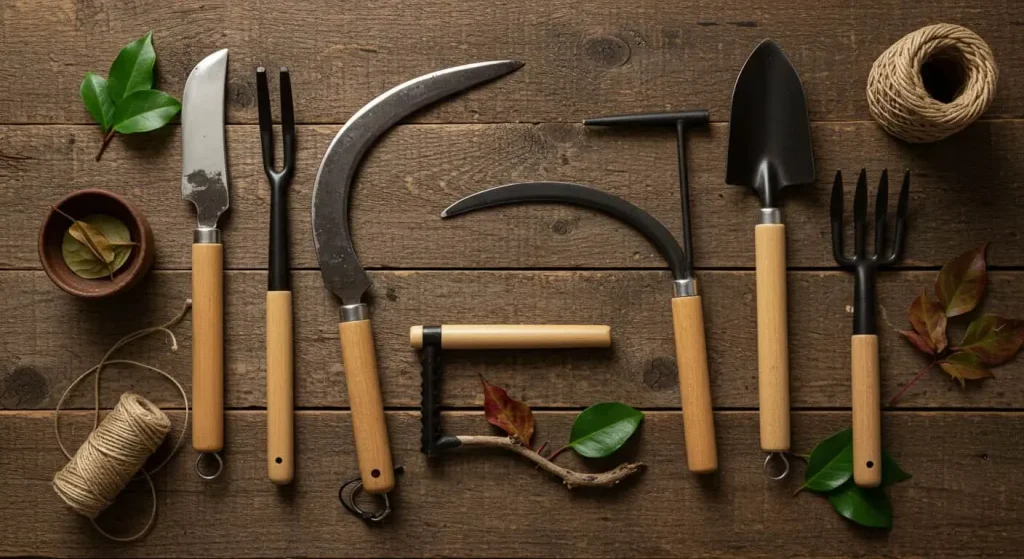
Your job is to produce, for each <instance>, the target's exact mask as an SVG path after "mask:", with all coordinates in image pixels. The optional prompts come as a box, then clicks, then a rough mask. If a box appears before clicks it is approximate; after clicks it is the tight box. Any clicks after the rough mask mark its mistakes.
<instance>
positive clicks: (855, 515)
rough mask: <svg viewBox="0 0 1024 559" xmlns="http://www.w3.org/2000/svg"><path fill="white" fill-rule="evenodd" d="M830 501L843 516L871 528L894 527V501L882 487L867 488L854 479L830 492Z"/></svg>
mask: <svg viewBox="0 0 1024 559" xmlns="http://www.w3.org/2000/svg"><path fill="white" fill-rule="evenodd" d="M828 502H829V504H831V505H832V508H834V509H836V512H838V513H839V514H841V515H842V516H843V517H845V518H847V519H849V520H852V521H853V522H856V523H857V524H860V525H861V526H867V527H869V528H892V503H891V502H890V501H889V494H888V493H886V492H885V489H884V488H882V487H873V488H871V489H865V488H863V487H857V486H856V485H855V484H854V483H853V480H850V481H847V482H846V483H845V484H844V485H843V486H842V487H840V488H839V489H837V490H835V491H833V492H832V493H829V494H828Z"/></svg>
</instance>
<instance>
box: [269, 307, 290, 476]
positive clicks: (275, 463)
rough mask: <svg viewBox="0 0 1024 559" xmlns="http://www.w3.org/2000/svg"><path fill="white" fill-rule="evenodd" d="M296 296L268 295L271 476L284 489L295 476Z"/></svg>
mask: <svg viewBox="0 0 1024 559" xmlns="http://www.w3.org/2000/svg"><path fill="white" fill-rule="evenodd" d="M293 375H294V368H293V359H292V292H291V291H268V292H267V475H268V476H269V477H270V481H272V482H274V483H276V484H278V485H284V484H288V483H291V482H292V478H293V477H294V475H295V456H294V453H295V415H294V406H295V403H294V385H293Z"/></svg>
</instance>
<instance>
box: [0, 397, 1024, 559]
mask: <svg viewBox="0 0 1024 559" xmlns="http://www.w3.org/2000/svg"><path fill="white" fill-rule="evenodd" d="M51 416H52V414H50V413H45V412H4V413H0V417H2V419H3V422H4V424H5V425H6V428H5V429H4V430H3V434H2V435H0V478H2V479H4V487H5V489H4V495H5V498H4V499H0V531H2V533H3V534H4V537H3V538H0V554H3V555H58V556H83V557H195V556H216V557H243V556H253V557H256V556H259V557H264V556H266V557H270V556H275V557H280V556H317V557H349V556H351V557H363V556H409V555H426V556H437V555H444V556H459V557H503V556H535V557H553V556H577V557H620V556H627V555H629V556H633V555H636V556H643V557H670V556H671V557H684V556H685V557H796V556H798V557H836V556H871V557H961V558H963V557H996V556H1000V557H1001V556H1016V555H1017V553H1018V551H1019V550H1020V549H1021V547H1022V546H1024V532H1022V531H1021V530H1020V526H1021V524H1022V523H1024V498H1022V497H1021V494H1020V491H1019V490H1018V489H1019V488H1018V486H1017V483H1016V480H1017V479H1019V475H1020V474H1019V468H1020V464H1021V463H1022V462H1024V435H1022V434H1021V431H1020V429H1019V426H1020V422H1021V419H1022V418H1021V417H1020V414H1018V413H891V414H887V415H886V416H885V418H884V420H885V427H886V430H885V432H886V438H887V444H888V445H889V446H890V447H891V448H893V449H895V451H894V452H895V455H896V458H897V460H899V462H900V464H901V466H903V467H904V468H905V469H906V470H907V471H909V472H911V473H912V474H913V475H914V477H913V479H911V480H910V481H907V482H905V483H902V484H899V485H897V486H895V487H893V488H892V490H891V494H892V499H893V506H894V510H895V513H894V523H895V528H894V529H893V530H892V532H891V533H888V534H883V533H878V532H876V531H872V530H866V529H858V528H856V527H853V526H851V525H850V524H848V523H846V522H845V521H844V520H842V519H841V518H840V517H839V516H838V515H837V514H835V513H834V512H833V511H832V509H831V507H830V506H829V505H828V503H827V502H826V501H825V499H823V498H821V497H818V496H815V495H812V494H804V495H799V496H797V497H793V496H792V492H793V490H794V489H795V488H796V487H797V486H798V485H799V482H800V479H801V478H802V472H803V465H802V464H797V465H795V466H794V467H795V468H796V472H795V473H794V475H793V476H792V477H791V478H790V479H788V480H787V481H785V482H784V483H781V484H777V483H775V482H772V481H769V480H767V479H765V478H764V477H763V475H762V473H761V461H762V454H761V452H760V449H759V446H758V441H757V437H758V428H757V414H756V413H754V412H731V413H719V414H717V416H716V422H717V426H718V441H719V453H720V456H721V463H722V471H721V473H720V474H719V475H717V476H715V477H711V478H704V479H703V480H701V479H698V478H697V477H695V476H692V475H689V474H687V473H686V472H685V466H684V463H685V455H684V447H683V444H682V438H683V432H682V425H681V421H680V414H679V413H678V412H654V413H649V414H648V415H647V418H646V420H645V423H644V425H643V426H642V428H641V432H642V434H643V436H642V437H638V438H637V439H636V440H635V441H634V443H635V444H633V445H631V446H630V447H628V450H625V451H623V452H622V453H620V455H617V456H616V457H614V458H613V459H610V460H608V461H604V462H600V463H589V464H586V465H583V464H581V462H580V461H579V460H578V459H576V458H575V457H574V456H570V455H569V454H571V453H569V454H566V455H563V457H562V458H559V463H564V464H565V465H570V466H573V467H581V468H594V469H600V468H601V467H602V466H603V467H610V466H611V465H614V464H615V463H617V462H618V461H619V460H626V459H629V458H636V459H641V460H643V461H644V462H646V463H647V464H648V466H649V468H648V469H647V470H646V471H645V472H643V473H642V474H641V475H640V477H639V478H637V479H636V480H634V481H628V482H626V483H625V484H624V485H623V486H621V487H618V488H616V489H615V490H612V491H606V492H600V491H593V492H580V493H572V494H570V493H569V492H567V491H566V490H565V489H564V488H562V487H561V486H560V485H559V483H558V482H557V480H554V479H552V478H549V477H547V476H546V474H544V473H542V472H540V471H538V470H536V469H535V468H534V467H533V466H532V465H531V464H530V463H528V462H526V461H525V460H523V459H522V458H520V457H518V456H513V455H511V454H507V453H503V452H501V451H485V450H472V451H471V450H465V451H460V452H456V453H453V454H452V455H450V456H446V457H443V458H442V459H440V460H437V461H436V462H434V463H428V461H427V460H426V459H425V458H424V457H423V456H422V455H421V454H419V418H418V416H417V414H414V413H409V412H391V413H389V414H388V422H389V427H390V431H391V436H392V445H393V449H394V455H395V461H396V464H403V465H404V466H405V467H406V471H405V473H404V474H402V475H401V476H400V477H399V481H398V489H397V490H396V492H395V493H394V494H393V502H394V505H395V513H394V517H393V518H391V519H389V522H387V523H385V524H382V525H377V526H369V525H367V524H364V523H363V522H362V521H360V520H357V519H356V518H354V517H352V516H350V515H349V514H348V513H347V512H345V511H344V510H342V508H341V506H340V505H339V504H338V501H337V491H338V486H339V485H340V483H341V482H342V481H344V480H347V479H349V478H350V477H351V476H352V475H353V474H354V472H355V471H356V465H355V461H354V456H353V454H352V452H351V448H352V435H351V424H350V422H349V415H348V413H347V412H305V413H300V414H299V416H298V418H297V422H296V427H297V440H298V442H299V444H298V447H297V450H298V455H297V458H298V464H299V468H298V470H297V472H296V483H295V485H294V486H293V487H290V488H286V489H284V490H279V489H277V488H275V487H274V486H272V485H271V484H270V482H269V481H267V479H266V477H265V476H266V466H265V463H264V460H263V451H264V438H263V437H264V429H265V417H264V414H263V413H262V412H231V413H229V414H228V415H227V429H228V431H227V435H228V438H227V447H226V449H227V450H226V461H227V462H226V463H227V469H226V471H225V473H224V477H223V478H222V479H221V480H219V481H217V482H216V483H212V484H211V483H206V482H203V481H201V480H200V479H199V478H198V477H196V475H195V473H194V472H193V470H192V463H193V461H194V458H193V456H194V455H193V454H192V453H191V452H190V451H188V450H185V451H183V452H182V454H181V455H179V456H177V457H176V458H175V459H174V460H173V461H172V462H171V465H170V467H169V468H168V470H167V471H166V472H164V473H159V474H157V476H156V484H157V489H158V491H159V496H160V503H159V504H160V513H159V517H158V519H157V525H156V528H155V529H154V530H153V532H152V533H151V534H150V535H149V536H148V537H147V538H146V540H145V541H144V542H142V543H140V544H135V545H118V544H112V543H110V542H107V541H105V540H103V539H102V538H101V537H100V536H98V535H97V534H95V533H94V532H93V531H92V529H91V528H90V527H89V524H88V522H87V521H85V519H83V518H81V517H78V516H76V515H75V514H74V513H73V512H71V511H70V510H68V509H67V507H66V506H65V505H64V503H63V502H61V501H60V499H59V498H58V497H57V496H56V495H55V494H54V493H53V490H52V489H51V488H50V480H51V478H52V476H53V473H54V472H56V471H57V469H58V468H60V467H61V466H62V465H63V463H64V458H63V456H62V455H61V454H60V452H58V451H57V449H56V448H55V445H54V444H53V442H52V438H53V432H52V428H53V425H52V417H51ZM172 417H173V419H174V428H175V429H177V428H179V427H180V426H181V414H180V413H175V414H173V415H172ZM572 418H573V414H571V413H567V412H543V413H540V414H539V415H538V428H539V432H538V434H537V439H536V440H538V441H542V440H545V439H547V438H550V439H552V441H553V444H557V443H558V442H559V441H562V440H563V438H564V437H565V436H566V434H567V433H568V432H569V426H570V424H571V422H572ZM445 421H446V426H447V428H448V430H449V432H451V433H459V434H483V433H487V432H489V431H490V429H491V428H490V427H489V426H488V425H487V423H486V422H485V421H484V419H483V417H482V414H480V413H476V412H473V413H468V412H459V413H454V414H446V417H445ZM848 421H849V416H848V414H846V413H841V412H800V413H796V414H794V441H793V442H794V448H795V449H797V450H800V451H804V452H806V451H807V450H809V448H810V446H811V445H813V444H814V443H815V442H816V441H818V440H819V439H820V438H822V437H824V436H825V435H827V434H829V433H830V432H832V431H833V430H836V429H838V428H841V427H842V426H843V425H844V424H847V422H848ZM62 424H63V425H64V432H65V433H66V434H67V436H68V438H69V441H74V443H75V444H77V443H78V442H79V441H81V440H82V438H83V437H84V436H85V434H86V433H87V432H88V430H89V427H90V425H91V414H90V413H87V412H78V413H76V417H74V418H66V419H65V421H63V422H62ZM176 432H177V431H174V433H176ZM148 506H149V490H148V488H146V487H145V486H144V485H143V484H137V485H135V486H133V487H132V488H131V489H130V491H129V493H127V494H125V495H123V496H122V501H121V503H119V504H115V508H114V509H111V510H110V511H108V513H106V515H105V516H103V517H101V522H102V523H103V524H104V525H106V526H108V527H111V526H113V527H114V528H119V529H121V530H124V531H126V532H127V531H129V530H130V529H132V528H133V527H137V526H138V525H139V523H140V522H141V520H142V518H143V517H144V514H145V513H147V512H148V508H147V507H148ZM133 513H134V514H133Z"/></svg>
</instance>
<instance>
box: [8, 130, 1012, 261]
mask: <svg viewBox="0 0 1024 559" xmlns="http://www.w3.org/2000/svg"><path fill="white" fill-rule="evenodd" d="M338 128H339V127H338V126H316V127H308V126H307V127H299V130H298V132H297V134H298V139H297V142H298V154H297V158H296V161H297V163H296V176H295V181H294V184H293V187H292V190H291V203H290V210H291V213H290V219H291V225H292V226H291V231H292V239H293V241H292V246H291V254H292V264H293V265H294V266H295V267H298V268H313V267H316V266H317V261H316V255H315V253H314V252H313V243H312V238H311V227H310V210H309V203H310V199H311V195H312V187H313V180H314V176H315V173H316V170H317V166H318V165H319V163H320V159H321V158H322V157H323V152H324V150H325V149H326V147H327V144H328V143H329V142H330V140H331V138H332V137H333V136H334V135H335V134H336V133H337V131H338ZM726 128H727V127H726V126H724V125H715V126H712V127H711V129H710V131H708V132H705V133H702V134H697V133H693V134H690V137H689V139H688V145H689V149H688V159H689V166H690V172H689V174H690V181H691V189H692V192H691V195H690V197H691V200H692V206H693V240H694V256H695V262H696V265H697V266H698V267H704V268H707V267H716V268H717V267H744V268H752V267H753V266H754V241H753V233H752V231H753V228H754V225H755V223H756V221H757V213H758V201H757V196H756V195H754V194H753V193H752V192H748V191H746V190H744V189H740V188H736V187H730V186H726V185H725V184H724V183H723V180H724V161H725V150H726V142H727V138H728V132H727V129H726ZM178 133H179V131H178V129H177V127H171V128H169V129H167V130H164V131H161V132H159V133H156V134H149V135H146V136H145V137H136V138H132V137H128V138H124V139H123V140H118V141H116V142H114V143H113V145H112V146H111V149H110V150H109V151H108V152H107V154H106V155H105V156H104V159H103V161H102V162H101V163H99V164H97V163H96V162H94V161H93V160H92V157H93V155H94V154H95V150H96V148H97V146H98V145H99V142H100V137H99V135H100V134H99V131H98V130H94V129H93V128H91V127H85V126H74V127H65V126H43V127H39V126H31V127H23V126H16V127H10V126H8V127H0V183H2V184H8V185H15V186H14V187H11V188H3V189H0V207H3V208H5V210H6V213H5V215H7V219H6V220H4V221H3V222H2V223H0V233H3V234H2V235H0V268H14V269H25V268H38V267H39V262H38V256H37V253H36V246H35V242H34V236H33V235H31V234H25V232H30V231H35V230H36V229H37V228H38V227H39V224H40V221H41V220H42V216H43V215H44V214H45V212H46V211H47V209H48V208H49V206H50V204H52V203H53V202H55V201H56V200H58V199H59V198H60V197H62V196H63V195H64V194H66V193H67V192H68V191H69V190H71V189H75V188H84V187H103V188H107V189H109V190H112V191H114V192H117V193H119V194H123V195H125V196H126V197H127V198H129V199H130V200H131V201H132V202H133V203H134V204H136V205H137V206H138V207H139V208H140V210H142V211H143V212H144V213H145V214H146V215H147V217H148V218H149V221H150V223H151V225H152V227H153V232H154V236H155V238H156V239H157V245H156V249H157V256H156V267H157V268H163V269H188V268H189V256H188V255H189V248H188V246H189V243H191V240H192V228H193V227H194V225H195V216H194V212H193V210H192V208H191V206H190V205H189V204H188V203H186V202H184V201H182V200H181V198H180V196H179V194H178V183H179V181H180V173H181V164H180V157H179V156H180V153H181V146H180V143H179V137H178ZM812 136H813V139H814V143H815V156H816V163H817V165H818V170H819V177H818V184H816V185H813V186H807V187H799V188H798V187H794V188H790V189H787V190H786V191H785V192H784V194H783V198H784V200H783V202H782V212H783V218H784V220H785V222H786V226H787V233H788V237H789V254H788V263H789V265H790V266H799V267H807V266H813V267H832V266H835V261H834V260H833V259H832V253H831V241H830V237H829V231H828V227H829V221H828V200H829V193H830V188H831V182H832V177H833V174H834V172H835V170H836V169H842V170H844V171H847V172H848V173H853V172H856V171H857V170H859V169H860V168H861V167H867V168H868V169H869V170H870V172H871V174H870V175H869V179H870V180H871V181H872V183H874V182H875V181H877V177H878V174H879V173H880V172H881V169H882V168H886V167H888V168H889V169H891V170H897V169H901V168H904V167H906V168H910V169H911V170H912V184H911V190H910V192H911V195H910V225H909V230H908V235H907V253H906V257H905V258H904V260H903V264H902V265H903V266H924V265H927V266H939V265H941V264H943V263H944V262H945V261H947V260H948V259H950V258H952V257H953V256H955V255H957V254H959V253H960V252H963V251H966V250H969V249H970V248H972V247H974V246H977V245H980V244H981V243H982V242H985V241H989V242H991V245H990V247H989V252H988V256H989V262H990V263H991V264H993V265H997V266H1024V243H1022V242H1021V236H1020V235H1021V233H1020V227H1018V226H1016V224H1017V223H1018V219H1019V216H1020V215H1022V214H1024V196H1021V195H1019V192H1020V189H1021V177H1024V159H1022V158H1021V157H1019V149H1018V146H1020V145H1022V144H1024V121H1013V122H982V123H979V124H977V125H975V126H972V127H970V128H968V129H967V130H965V131H964V132H963V133H961V134H958V135H956V136H954V137H952V138H950V139H949V140H947V141H944V142H941V143H938V144H928V145H922V146H908V145H905V144H901V143H899V142H897V141H896V140H893V139H891V138H889V137H888V136H887V135H886V134H885V133H884V132H882V131H881V130H880V129H878V128H877V127H876V126H875V125H874V124H871V123H829V124H815V125H814V126H812ZM227 140H228V145H229V146H230V149H229V150H228V157H229V168H230V169H229V170H230V177H231V186H230V188H231V210H230V212H229V213H228V214H227V215H226V216H225V218H223V219H222V220H221V225H222V227H223V228H224V250H225V258H226V263H225V265H226V266H227V267H228V268H235V269H237V268H250V269H252V268H259V269H263V268H266V265H267V243H266V232H267V230H268V227H269V225H268V220H269V216H270V189H269V187H268V186H267V181H266V177H265V176H264V173H263V166H262V162H261V159H260V147H259V133H258V130H257V127H255V126H235V127H230V128H229V130H228V134H227ZM674 154H675V137H674V135H673V134H672V133H671V131H670V130H666V131H647V132H645V133H640V132H634V133H629V132H626V131H608V130H595V129H587V128H584V127H582V126H578V125H566V124H540V125H530V124H519V125H485V126H399V127H398V128H396V129H394V130H393V131H391V132H390V133H389V134H388V135H387V136H386V137H385V138H384V139H383V141H382V142H381V143H380V144H379V145H378V146H377V147H376V148H375V149H373V150H371V152H370V153H369V154H368V156H367V158H366V160H365V161H364V165H363V167H362V170H361V171H360V172H359V174H358V175H357V179H356V185H355V188H354V190H353V192H352V208H351V214H350V217H351V220H352V224H353V238H354V242H355V246H356V250H357V252H358V254H359V257H360V260H361V261H362V262H363V264H364V265H366V266H369V267H371V268H374V267H388V268H479V267H486V268H532V267H542V268H574V267H580V266H583V267H597V268H636V267H640V268H651V267H653V268H663V267H665V262H664V260H663V259H662V257H661V256H660V255H659V254H657V252H656V251H655V250H654V248H653V247H651V245H650V244H648V243H647V241H646V240H644V239H643V238H642V237H641V236H640V235H639V234H638V233H636V232H635V231H633V230H632V229H630V228H628V227H626V226H625V225H623V224H621V223H619V222H617V221H615V220H613V219H612V218H609V217H607V216H604V215H599V214H597V213H594V212H592V211H589V210H585V209H582V208H575V207H569V206H544V207H511V208H499V209H495V210H488V211H485V212H479V213H476V214H472V215H466V216H460V217H458V218H454V219H450V220H445V221H442V220H441V219H439V214H440V212H441V210H442V209H444V208H445V207H446V206H447V205H449V204H451V203H452V202H454V201H456V200H458V199H459V198H461V197H463V196H466V195H468V194H471V193H473V192H476V191H477V190H480V189H483V188H486V187H489V186H495V185H499V184H504V183H506V182H513V181H519V180H537V179H550V180H568V181H574V182H579V183H583V184H590V185H592V186H595V187H599V188H601V189H603V190H606V191H608V192H611V193H613V194H616V195H619V196H622V197H624V198H626V199H628V200H630V201H631V202H633V203H635V204H637V205H639V206H640V207H642V208H644V209H645V210H647V211H649V212H650V213H651V214H652V215H654V216H655V217H656V218H658V219H659V220H661V221H662V222H663V223H664V224H665V226H666V227H668V228H669V229H670V230H671V231H673V232H674V233H676V234H677V235H678V234H679V232H680V231H681V224H680V220H681V218H680V211H679V194H678V187H677V186H676V180H677V179H676V174H677V169H676V158H675V155H674ZM848 188H849V189H850V192H848V196H847V199H848V200H851V199H853V194H852V189H853V188H854V185H853V184H852V181H850V184H849V185H848ZM890 208H895V195H893V199H892V201H891V202H890ZM890 211H891V210H890ZM851 229H852V228H851ZM851 235H852V232H851ZM848 246H852V245H848Z"/></svg>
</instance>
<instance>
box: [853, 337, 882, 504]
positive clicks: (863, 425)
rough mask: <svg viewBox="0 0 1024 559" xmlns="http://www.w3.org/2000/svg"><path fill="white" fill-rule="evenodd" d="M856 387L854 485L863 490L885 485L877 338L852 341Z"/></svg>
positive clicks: (854, 398) (854, 382)
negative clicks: (883, 479) (881, 484)
mask: <svg viewBox="0 0 1024 559" xmlns="http://www.w3.org/2000/svg"><path fill="white" fill-rule="evenodd" d="M850 362H851V365H852V368H851V372H852V377H851V380H852V383H851V384H852V385H853V481H854V483H856V484H857V485H859V486H860V487H878V485H879V484H880V483H882V401H881V396H880V389H879V378H878V336H876V335H874V334H861V335H856V336H854V337H853V338H852V339H851V340H850Z"/></svg>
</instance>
